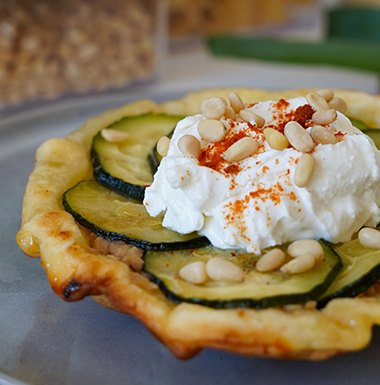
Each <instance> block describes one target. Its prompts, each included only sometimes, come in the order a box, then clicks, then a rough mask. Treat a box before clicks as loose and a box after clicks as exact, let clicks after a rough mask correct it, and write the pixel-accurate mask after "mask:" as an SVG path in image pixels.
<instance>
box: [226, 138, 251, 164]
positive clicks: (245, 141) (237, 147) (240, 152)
mask: <svg viewBox="0 0 380 385" xmlns="http://www.w3.org/2000/svg"><path fill="white" fill-rule="evenodd" d="M256 151H257V142H256V140H255V139H253V138H252V137H250V136H246V137H245V138H241V139H239V140H238V141H237V142H235V143H234V144H233V145H232V146H230V147H229V148H228V149H227V151H226V152H225V153H224V159H225V160H227V161H228V162H238V161H239V160H243V159H245V158H248V157H249V156H251V155H253V154H255V153H256Z"/></svg>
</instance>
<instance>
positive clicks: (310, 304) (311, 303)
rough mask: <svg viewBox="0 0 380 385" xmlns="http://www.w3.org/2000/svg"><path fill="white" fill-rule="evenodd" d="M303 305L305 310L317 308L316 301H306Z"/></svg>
mask: <svg viewBox="0 0 380 385" xmlns="http://www.w3.org/2000/svg"><path fill="white" fill-rule="evenodd" d="M303 307H304V308H305V309H306V310H314V309H316V308H317V301H307V302H306V303H305V304H304V305H303Z"/></svg>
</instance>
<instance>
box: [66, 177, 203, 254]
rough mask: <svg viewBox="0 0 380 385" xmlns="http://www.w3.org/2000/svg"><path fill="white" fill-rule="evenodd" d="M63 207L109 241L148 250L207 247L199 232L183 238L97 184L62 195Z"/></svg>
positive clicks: (83, 185)
mask: <svg viewBox="0 0 380 385" xmlns="http://www.w3.org/2000/svg"><path fill="white" fill-rule="evenodd" d="M63 205H64V207H65V209H66V211H68V212H69V213H70V214H72V216H73V217H74V218H75V219H76V221H77V222H79V223H80V224H81V225H82V226H84V227H86V228H88V229H90V230H91V231H93V232H94V233H95V234H97V235H98V236H100V237H103V238H106V239H108V240H110V241H124V242H126V243H130V244H132V245H135V246H137V247H140V248H142V249H145V250H177V249H186V248H196V247H203V246H205V245H208V244H209V243H210V242H209V241H208V239H207V238H206V237H201V236H199V235H198V234H196V233H192V234H186V235H181V234H178V233H176V232H175V231H171V230H168V229H166V228H165V227H162V217H161V216H160V217H156V218H153V217H151V216H150V215H149V214H148V213H147V211H146V209H145V206H144V205H143V204H141V203H139V202H136V201H133V200H130V199H128V198H126V197H124V196H122V195H119V194H118V193H116V192H114V191H111V190H109V189H108V188H106V187H104V186H102V185H101V184H99V183H98V182H96V181H94V180H92V181H82V182H79V183H78V184H77V185H76V186H74V187H72V188H71V189H69V190H67V191H66V192H65V194H64V195H63Z"/></svg>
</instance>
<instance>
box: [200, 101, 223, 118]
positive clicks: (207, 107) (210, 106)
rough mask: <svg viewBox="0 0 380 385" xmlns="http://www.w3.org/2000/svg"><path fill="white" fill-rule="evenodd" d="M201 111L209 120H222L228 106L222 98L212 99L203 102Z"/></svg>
mask: <svg viewBox="0 0 380 385" xmlns="http://www.w3.org/2000/svg"><path fill="white" fill-rule="evenodd" d="M201 111H202V114H203V115H204V116H205V118H207V119H220V118H221V117H222V116H223V115H224V113H225V111H226V105H225V104H224V102H223V100H222V99H221V98H217V97H212V98H208V99H205V100H204V101H203V102H202V104H201Z"/></svg>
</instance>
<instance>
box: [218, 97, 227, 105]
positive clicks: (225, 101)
mask: <svg viewBox="0 0 380 385" xmlns="http://www.w3.org/2000/svg"><path fill="white" fill-rule="evenodd" d="M218 98H219V99H220V100H221V101H222V102H223V103H224V105H225V106H228V102H227V100H226V99H224V98H222V97H221V96H218Z"/></svg>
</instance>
